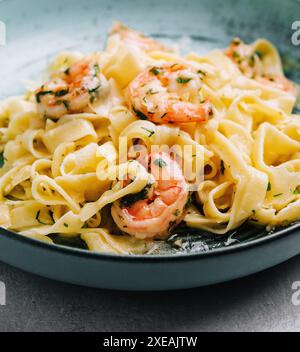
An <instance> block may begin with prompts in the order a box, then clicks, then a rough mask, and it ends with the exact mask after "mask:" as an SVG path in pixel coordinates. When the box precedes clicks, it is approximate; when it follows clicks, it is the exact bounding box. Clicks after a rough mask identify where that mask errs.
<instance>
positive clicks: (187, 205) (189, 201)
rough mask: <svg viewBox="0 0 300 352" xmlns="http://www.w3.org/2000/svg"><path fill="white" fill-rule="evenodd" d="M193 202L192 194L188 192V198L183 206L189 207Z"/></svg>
mask: <svg viewBox="0 0 300 352" xmlns="http://www.w3.org/2000/svg"><path fill="white" fill-rule="evenodd" d="M192 204H193V194H192V193H189V196H188V200H187V202H186V204H185V208H186V209H187V208H189V207H190V206H191V205H192Z"/></svg>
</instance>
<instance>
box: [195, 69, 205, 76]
mask: <svg viewBox="0 0 300 352" xmlns="http://www.w3.org/2000/svg"><path fill="white" fill-rule="evenodd" d="M197 73H198V74H199V75H202V76H206V72H204V71H202V70H198V71H197Z"/></svg>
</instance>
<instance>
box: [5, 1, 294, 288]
mask: <svg viewBox="0 0 300 352" xmlns="http://www.w3.org/2000/svg"><path fill="white" fill-rule="evenodd" d="M299 15H300V1H297V0H288V1H285V2H282V1H280V0H273V1H272V0H269V1H263V2H262V1H259V0H257V1H253V0H252V1H250V0H243V1H235V0H227V1H224V0H223V1H221V0H215V1H214V0H210V1H205V0H203V1H200V0H195V1H179V0H173V1H169V0H152V1H151V0H149V1H134V0H127V1H125V0H115V1H114V2H111V0H104V1H100V0H90V1H87V0H86V1H76V0H65V1H63V2H62V1H60V0H52V1H51V2H50V1H47V2H46V1H44V2H41V1H40V0H39V1H38V0H28V1H21V0H2V1H0V21H3V22H4V23H5V24H6V28H7V45H6V46H4V47H0V99H3V98H5V97H7V96H10V95H14V94H19V93H22V92H23V87H22V85H21V83H20V81H21V80H24V79H28V78H35V76H36V75H37V73H39V72H40V71H41V70H42V69H43V68H44V67H45V65H46V64H47V62H48V61H49V59H50V58H51V57H53V56H55V54H57V53H58V52H60V51H62V50H81V51H84V52H88V51H91V50H95V49H96V50H97V49H99V48H101V46H102V45H103V44H102V43H104V41H105V34H106V32H107V30H108V28H109V27H110V26H111V24H112V22H113V21H115V20H120V21H122V22H124V23H126V24H128V25H129V26H132V27H134V28H136V29H138V30H141V31H144V32H146V33H148V34H151V35H153V36H154V37H157V38H159V39H161V40H162V41H165V42H174V41H177V42H178V41H180V42H181V43H182V44H183V46H184V50H186V51H188V50H190V49H193V50H194V51H198V52H204V51H207V50H209V49H212V48H215V47H225V46H226V45H227V43H228V42H229V41H230V40H231V38H232V37H234V36H240V37H241V38H242V39H244V40H245V41H252V40H255V39H257V38H259V37H264V38H267V39H269V40H271V41H272V42H273V43H274V44H275V45H276V46H277V47H278V48H279V49H280V52H281V54H282V56H283V59H284V66H285V70H286V73H287V75H288V76H289V77H290V78H292V79H294V80H296V81H297V82H298V83H299V82H300V77H299V76H300V67H299V63H300V50H299V47H297V46H293V45H292V43H291V36H292V30H291V26H292V23H293V22H294V21H296V20H299ZM0 28H1V26H0ZM187 38H188V40H187ZM0 42H1V40H0ZM229 235H230V237H229V238H228V236H227V237H225V236H221V237H220V236H213V235H211V234H207V233H205V232H201V233H199V231H194V230H187V229H184V228H181V229H178V230H177V231H176V233H174V235H173V236H172V237H171V238H170V239H169V240H168V241H167V243H166V245H165V246H163V247H162V248H161V249H160V251H159V252H158V253H153V254H151V255H145V256H115V255H103V254H97V253H91V252H88V251H86V250H85V249H82V248H78V247H82V243H81V242H80V241H77V242H76V243H65V242H63V241H61V240H60V241H58V240H57V239H56V241H57V242H58V244H57V245H48V244H45V243H42V242H38V241H35V240H32V239H28V238H25V237H23V236H21V235H17V234H14V233H11V232H8V231H5V230H3V229H2V230H0V259H1V260H2V261H4V262H7V263H9V264H11V265H14V266H16V267H19V268H21V269H24V270H27V271H30V272H33V273H35V274H38V275H42V276H46V277H49V278H52V279H56V280H61V281H66V282H70V283H75V284H80V285H86V286H92V287H102V288H111V289H126V290H167V289H181V288H190V287H197V286H201V285H209V284H213V283H218V282H222V281H227V280H232V279H235V278H238V277H242V276H245V275H249V274H252V273H255V272H258V271H261V270H264V269H266V268H269V267H271V266H273V265H276V264H279V263H281V262H283V261H285V260H287V259H289V258H291V257H293V256H295V255H297V254H299V252H300V224H294V225H291V226H289V227H288V228H280V229H277V230H276V231H275V232H273V233H267V232H265V231H264V230H263V229H261V228H257V227H250V226H248V225H244V226H242V227H241V228H239V229H238V230H236V231H234V232H232V233H230V234H229ZM178 239H181V240H182V246H181V248H177V247H176V244H175V242H176V243H177V241H176V240H178ZM67 244H68V245H72V246H75V247H70V246H66V245H67Z"/></svg>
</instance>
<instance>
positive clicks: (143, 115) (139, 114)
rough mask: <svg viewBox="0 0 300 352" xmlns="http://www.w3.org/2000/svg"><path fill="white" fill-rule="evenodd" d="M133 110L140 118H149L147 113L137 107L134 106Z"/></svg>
mask: <svg viewBox="0 0 300 352" xmlns="http://www.w3.org/2000/svg"><path fill="white" fill-rule="evenodd" d="M133 111H134V113H135V114H136V116H137V117H138V118H139V119H140V120H148V118H147V116H146V115H145V114H143V113H142V112H141V111H139V110H137V109H135V108H133Z"/></svg>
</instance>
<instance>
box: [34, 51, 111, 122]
mask: <svg viewBox="0 0 300 352" xmlns="http://www.w3.org/2000/svg"><path fill="white" fill-rule="evenodd" d="M104 82H105V78H104V76H103V75H102V74H101V70H100V65H99V63H98V61H97V59H96V58H94V57H88V58H84V59H82V60H80V61H78V62H76V63H74V64H73V65H71V66H70V67H69V68H68V69H67V70H65V71H64V72H61V71H59V72H55V73H53V74H52V76H51V80H50V81H49V82H47V83H45V84H44V85H42V86H41V87H40V88H39V89H38V90H37V91H36V92H35V95H36V101H37V104H38V111H39V112H40V113H41V114H43V115H45V116H47V117H50V118H56V119H57V118H60V117H61V116H63V115H65V114H67V113H77V112H83V111H84V110H85V109H86V108H87V106H88V105H89V104H90V103H93V102H94V101H95V100H97V99H98V97H99V95H100V91H101V88H102V87H103V85H104Z"/></svg>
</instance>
